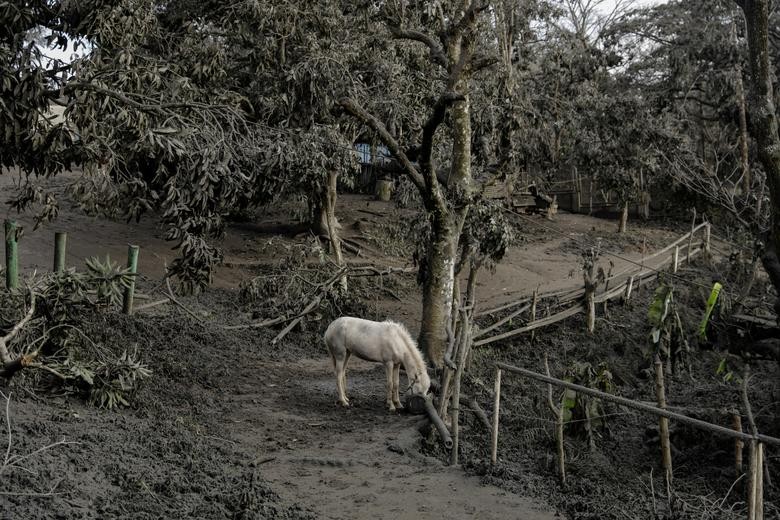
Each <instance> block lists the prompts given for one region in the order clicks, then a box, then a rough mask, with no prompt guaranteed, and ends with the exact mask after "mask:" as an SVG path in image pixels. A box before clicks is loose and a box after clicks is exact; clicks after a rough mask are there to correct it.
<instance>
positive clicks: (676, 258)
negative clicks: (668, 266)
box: [672, 246, 680, 274]
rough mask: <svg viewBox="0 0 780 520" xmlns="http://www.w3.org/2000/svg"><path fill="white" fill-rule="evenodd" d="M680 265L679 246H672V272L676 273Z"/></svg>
mask: <svg viewBox="0 0 780 520" xmlns="http://www.w3.org/2000/svg"><path fill="white" fill-rule="evenodd" d="M679 266H680V246H674V256H673V257H672V273H674V274H677V269H678V267H679Z"/></svg>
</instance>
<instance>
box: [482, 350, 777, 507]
mask: <svg viewBox="0 0 780 520" xmlns="http://www.w3.org/2000/svg"><path fill="white" fill-rule="evenodd" d="M545 363H546V360H545ZM495 367H496V376H495V388H494V394H493V396H494V403H493V428H492V431H491V432H490V462H491V463H492V464H496V463H497V462H498V427H499V418H500V405H501V374H502V372H509V373H514V374H519V375H521V376H525V377H528V378H530V379H534V380H536V381H540V382H543V383H547V385H548V388H550V389H551V388H552V386H551V385H555V386H558V387H562V388H566V389H567V390H573V391H575V392H577V393H580V394H583V395H588V396H591V397H595V398H597V399H603V400H605V401H610V402H613V403H616V404H618V405H621V406H625V407H626V408H632V409H634V410H638V411H640V412H645V413H649V414H652V415H655V416H657V417H664V418H666V419H671V420H673V421H677V422H681V423H683V424H688V425H690V426H693V427H695V428H699V429H700V430H706V431H709V432H712V433H715V434H717V435H721V436H724V437H730V438H732V439H736V440H737V441H747V442H748V443H749V446H750V457H749V466H750V467H749V471H748V477H749V479H748V480H749V482H748V485H747V495H748V500H747V512H748V520H763V518H764V516H763V509H764V508H763V503H764V497H763V475H764V455H763V453H764V445H765V444H770V445H774V446H780V439H778V438H776V437H770V436H769V435H763V434H760V433H758V432H755V433H754V434H752V435H751V434H748V433H744V432H743V431H742V429H741V428H734V429H732V428H727V427H725V426H720V425H718V424H713V423H710V422H707V421H702V420H701V419H696V418H694V417H690V416H688V415H684V414H681V413H677V412H673V411H671V410H669V409H667V408H664V407H658V406H653V405H652V404H649V403H645V402H642V401H635V400H633V399H628V398H626V397H621V396H618V395H612V394H608V393H606V392H602V391H600V390H596V389H594V388H588V387H586V386H582V385H578V384H576V383H570V382H568V381H563V380H561V379H556V378H554V377H551V376H549V375H544V374H540V373H538V372H534V371H532V370H528V369H525V368H521V367H516V366H513V365H509V364H507V363H501V362H496V364H495ZM660 373H663V372H662V371H661V372H660ZM548 391H549V392H550V393H551V392H552V390H548ZM744 391H745V390H744V389H743V392H744ZM745 399H747V397H745ZM737 417H738V416H737ZM559 427H562V426H561V424H560V423H559ZM561 431H562V430H561ZM663 438H664V437H663V435H662V436H661V439H662V441H661V442H662V444H663ZM666 439H667V442H668V436H667V437H666ZM561 446H562V444H561ZM736 450H737V455H738V458H739V459H741V448H736ZM665 453H666V452H665ZM666 456H668V454H665V457H666ZM558 457H559V465H560V468H559V471H560V472H561V476H562V479H563V478H565V477H563V475H565V473H564V471H565V469H564V456H563V452H562V451H561V452H559V454H558ZM738 464H739V465H740V466H741V462H739V463H738ZM664 467H666V468H668V469H667V476H666V478H667V486H670V485H671V484H670V483H671V459H669V461H668V462H667V461H666V459H664ZM562 481H563V480H562Z"/></svg>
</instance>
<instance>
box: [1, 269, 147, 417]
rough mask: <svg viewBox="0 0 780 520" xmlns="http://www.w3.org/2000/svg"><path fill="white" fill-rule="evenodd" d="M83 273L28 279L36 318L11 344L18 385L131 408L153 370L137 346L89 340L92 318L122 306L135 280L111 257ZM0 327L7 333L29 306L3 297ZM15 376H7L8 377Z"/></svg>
mask: <svg viewBox="0 0 780 520" xmlns="http://www.w3.org/2000/svg"><path fill="white" fill-rule="evenodd" d="M86 266H87V270H86V271H85V272H77V271H76V270H75V269H69V270H66V271H63V272H59V273H49V274H46V275H44V276H41V277H38V278H36V279H33V280H30V281H29V284H30V290H29V294H30V295H32V297H33V298H35V303H36V307H35V313H34V314H33V315H32V319H31V320H30V321H28V322H27V323H26V324H25V326H24V328H23V329H22V330H21V333H20V334H19V335H18V339H16V340H15V341H14V342H13V343H12V344H11V345H9V346H8V347H9V350H10V352H9V354H10V355H11V356H12V358H19V357H23V358H24V359H25V361H24V363H23V368H26V370H22V371H21V372H20V375H18V376H17V379H21V380H22V382H21V384H23V385H28V384H33V385H36V386H39V387H48V388H56V389H57V390H59V391H63V392H65V393H68V394H74V395H78V396H80V397H83V398H84V399H85V400H86V401H87V402H89V403H91V404H94V405H96V406H99V407H105V408H115V407H117V406H120V405H124V406H127V405H129V404H130V402H129V401H130V399H131V397H132V395H133V394H134V393H135V391H136V390H137V388H138V385H139V383H140V382H141V381H142V380H144V379H146V378H148V377H149V376H150V375H151V374H152V371H151V370H150V369H149V368H148V367H147V366H146V365H145V364H144V363H143V362H141V361H140V359H139V356H138V354H137V348H138V344H137V343H134V344H124V345H122V344H104V343H100V342H96V341H94V340H93V339H92V338H91V334H90V329H89V327H91V326H93V324H94V321H95V317H96V316H100V315H101V314H102V313H110V312H112V309H114V310H115V309H116V308H117V305H118V304H119V303H120V302H121V294H122V292H123V290H124V289H125V288H126V287H128V286H129V284H131V283H132V280H133V275H132V274H130V272H129V271H128V270H127V269H123V268H119V267H117V266H116V265H115V264H114V263H113V262H112V261H111V260H110V259H109V258H106V259H105V260H104V261H100V260H98V259H94V258H93V259H89V260H87V263H86ZM0 298H2V300H3V302H2V307H3V308H4V309H7V311H8V312H7V313H4V315H3V316H2V327H3V328H5V329H6V330H7V329H10V328H11V327H13V326H14V324H16V323H18V322H19V318H18V316H20V315H24V314H25V313H26V312H27V309H28V308H29V305H30V301H27V300H26V299H25V298H20V297H19V296H17V295H14V294H8V293H3V294H2V295H0ZM12 375H13V373H11V374H8V375H6V377H9V378H10V377H11V376H12Z"/></svg>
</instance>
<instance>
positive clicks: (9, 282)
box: [5, 220, 19, 290]
mask: <svg viewBox="0 0 780 520" xmlns="http://www.w3.org/2000/svg"><path fill="white" fill-rule="evenodd" d="M18 229H19V228H18V227H17V225H16V221H15V220H6V221H5V286H6V288H7V289H9V290H12V289H16V288H17V287H18V286H19V255H18V249H17V242H16V235H17V231H18Z"/></svg>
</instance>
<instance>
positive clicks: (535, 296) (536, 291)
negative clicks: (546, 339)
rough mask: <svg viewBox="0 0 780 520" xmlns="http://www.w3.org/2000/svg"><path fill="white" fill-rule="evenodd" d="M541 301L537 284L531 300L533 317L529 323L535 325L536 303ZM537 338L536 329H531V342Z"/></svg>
mask: <svg viewBox="0 0 780 520" xmlns="http://www.w3.org/2000/svg"><path fill="white" fill-rule="evenodd" d="M538 301H539V286H538V285H537V286H536V289H535V290H534V295H533V300H531V319H530V320H529V321H528V324H529V325H533V323H534V322H535V321H536V304H537V302H538ZM535 338H536V331H535V330H532V331H531V343H533V341H534V339H535Z"/></svg>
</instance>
